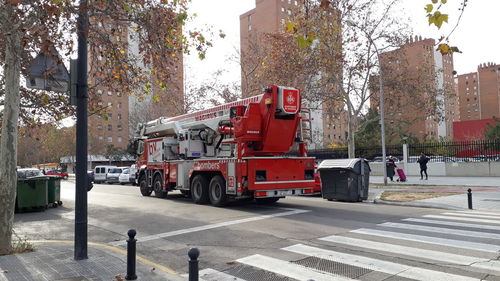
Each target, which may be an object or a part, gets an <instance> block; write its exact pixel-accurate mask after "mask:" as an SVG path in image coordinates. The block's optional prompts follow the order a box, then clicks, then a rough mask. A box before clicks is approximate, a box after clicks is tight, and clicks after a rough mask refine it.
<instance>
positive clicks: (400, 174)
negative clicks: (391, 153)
mask: <svg viewBox="0 0 500 281" xmlns="http://www.w3.org/2000/svg"><path fill="white" fill-rule="evenodd" d="M396 172H397V173H398V177H399V179H398V181H399V182H405V181H406V175H405V171H403V169H396Z"/></svg>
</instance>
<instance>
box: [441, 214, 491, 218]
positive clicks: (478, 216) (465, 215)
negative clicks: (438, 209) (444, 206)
mask: <svg viewBox="0 0 500 281" xmlns="http://www.w3.org/2000/svg"><path fill="white" fill-rule="evenodd" d="M441 215H448V216H456V217H472V218H482V219H500V218H499V217H498V216H488V215H479V214H478V215H475V214H471V213H467V214H458V213H441Z"/></svg>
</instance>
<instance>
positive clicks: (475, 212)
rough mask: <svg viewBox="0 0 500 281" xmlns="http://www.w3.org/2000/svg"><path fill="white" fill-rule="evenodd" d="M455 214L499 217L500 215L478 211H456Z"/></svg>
mask: <svg viewBox="0 0 500 281" xmlns="http://www.w3.org/2000/svg"><path fill="white" fill-rule="evenodd" d="M456 213H462V214H477V215H490V216H497V217H500V213H496V212H479V211H456Z"/></svg>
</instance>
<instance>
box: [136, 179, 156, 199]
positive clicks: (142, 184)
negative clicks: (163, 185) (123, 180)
mask: <svg viewBox="0 0 500 281" xmlns="http://www.w3.org/2000/svg"><path fill="white" fill-rule="evenodd" d="M139 189H140V190H141V194H142V196H149V195H151V192H153V190H152V189H151V188H149V187H148V182H147V181H146V176H144V175H142V176H141V177H140V178H139Z"/></svg>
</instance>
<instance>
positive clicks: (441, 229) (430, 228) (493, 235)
mask: <svg viewBox="0 0 500 281" xmlns="http://www.w3.org/2000/svg"><path fill="white" fill-rule="evenodd" d="M379 225H380V226H385V227H392V228H401V229H410V230H417V231H426V232H435V233H444V234H451V235H459V236H470V237H477V238H487V239H500V234H498V233H490V232H480V231H469V230H460V229H454V228H445V227H433V226H425V225H416V224H406V223H396V222H384V223H381V224H379Z"/></svg>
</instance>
